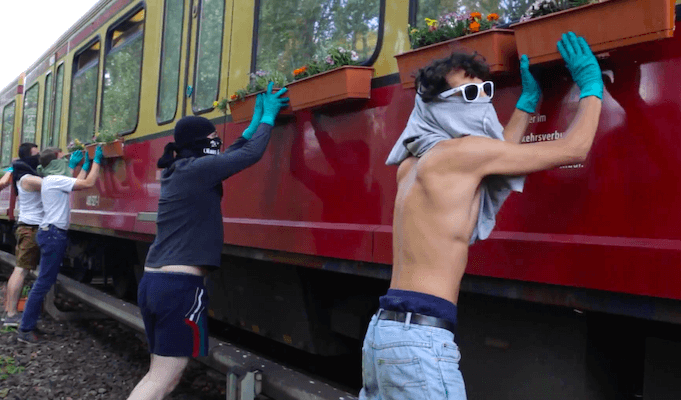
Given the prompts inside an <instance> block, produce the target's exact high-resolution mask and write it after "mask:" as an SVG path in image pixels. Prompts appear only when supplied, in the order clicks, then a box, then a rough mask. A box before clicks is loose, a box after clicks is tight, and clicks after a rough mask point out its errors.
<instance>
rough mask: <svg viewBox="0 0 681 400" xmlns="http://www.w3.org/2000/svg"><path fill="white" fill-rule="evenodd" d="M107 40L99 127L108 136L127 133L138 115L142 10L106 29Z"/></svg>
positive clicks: (134, 124) (142, 24)
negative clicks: (107, 133)
mask: <svg viewBox="0 0 681 400" xmlns="http://www.w3.org/2000/svg"><path fill="white" fill-rule="evenodd" d="M107 40H108V46H107V48H108V49H109V51H108V52H107V54H106V58H105V61H104V85H103V89H102V116H101V122H100V127H101V130H102V131H107V132H111V133H119V134H125V133H130V132H132V131H134V130H135V127H136V126H137V117H138V115H139V95H140V83H141V81H142V80H141V77H142V45H143V43H144V10H139V11H138V12H136V13H135V14H134V15H133V16H131V17H130V18H127V19H126V20H125V21H123V22H122V23H120V24H118V25H116V27H115V28H113V29H111V30H109V33H108V37H107Z"/></svg>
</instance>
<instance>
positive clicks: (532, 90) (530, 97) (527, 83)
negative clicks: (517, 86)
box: [515, 54, 541, 114]
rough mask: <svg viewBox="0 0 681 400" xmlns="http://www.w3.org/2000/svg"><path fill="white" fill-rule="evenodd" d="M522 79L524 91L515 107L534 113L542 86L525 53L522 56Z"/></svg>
mask: <svg viewBox="0 0 681 400" xmlns="http://www.w3.org/2000/svg"><path fill="white" fill-rule="evenodd" d="M520 80H521V81H522V83H523V93H522V94H521V95H520V98H519V99H518V103H516V105H515V108H517V109H518V110H522V111H525V112H526V113H530V114H532V113H533V112H535V111H536V110H537V103H539V98H540V97H541V88H540V87H539V83H538V82H537V80H536V79H534V76H532V73H531V72H530V60H529V59H528V58H527V56H526V55H525V54H523V55H522V56H521V57H520Z"/></svg>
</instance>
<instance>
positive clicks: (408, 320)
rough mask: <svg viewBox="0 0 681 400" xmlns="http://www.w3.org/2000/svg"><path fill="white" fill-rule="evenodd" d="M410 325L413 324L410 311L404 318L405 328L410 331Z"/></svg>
mask: <svg viewBox="0 0 681 400" xmlns="http://www.w3.org/2000/svg"><path fill="white" fill-rule="evenodd" d="M410 325H411V312H408V313H407V317H406V319H405V320H404V330H405V331H408V330H409V326H410Z"/></svg>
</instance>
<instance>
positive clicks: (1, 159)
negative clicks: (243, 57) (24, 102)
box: [0, 102, 16, 167]
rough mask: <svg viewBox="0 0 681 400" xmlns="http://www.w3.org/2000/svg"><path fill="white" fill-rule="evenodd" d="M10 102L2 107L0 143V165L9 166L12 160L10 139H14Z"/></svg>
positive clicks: (12, 110)
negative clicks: (0, 139) (0, 137)
mask: <svg viewBox="0 0 681 400" xmlns="http://www.w3.org/2000/svg"><path fill="white" fill-rule="evenodd" d="M15 105H16V104H15V103H14V102H11V103H9V104H7V105H6V106H5V108H3V109H2V145H0V165H2V166H3V167H7V166H9V164H10V163H11V162H12V141H13V139H14V108H15Z"/></svg>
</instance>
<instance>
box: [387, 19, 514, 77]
mask: <svg viewBox="0 0 681 400" xmlns="http://www.w3.org/2000/svg"><path fill="white" fill-rule="evenodd" d="M455 50H457V51H465V52H468V53H472V52H473V51H477V52H478V53H479V54H480V55H482V56H483V57H485V59H486V61H487V64H488V65H489V67H490V72H492V73H500V72H509V71H514V70H515V69H517V63H518V58H517V56H516V48H515V38H514V35H513V31H512V30H510V29H490V30H486V31H483V32H479V33H474V34H472V35H466V36H462V37H458V38H456V39H452V40H447V41H446V42H440V43H435V44H431V45H429V46H424V47H420V48H418V49H416V50H411V51H407V52H406V53H402V54H398V55H396V56H395V58H396V59H397V68H398V69H399V70H400V82H402V87H403V88H405V89H408V88H413V87H414V80H415V77H416V73H417V72H418V70H419V69H421V68H423V67H425V66H426V65H428V64H430V63H431V62H432V61H433V60H436V59H438V58H445V57H447V56H448V55H450V54H451V53H452V52H453V51H455Z"/></svg>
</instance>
